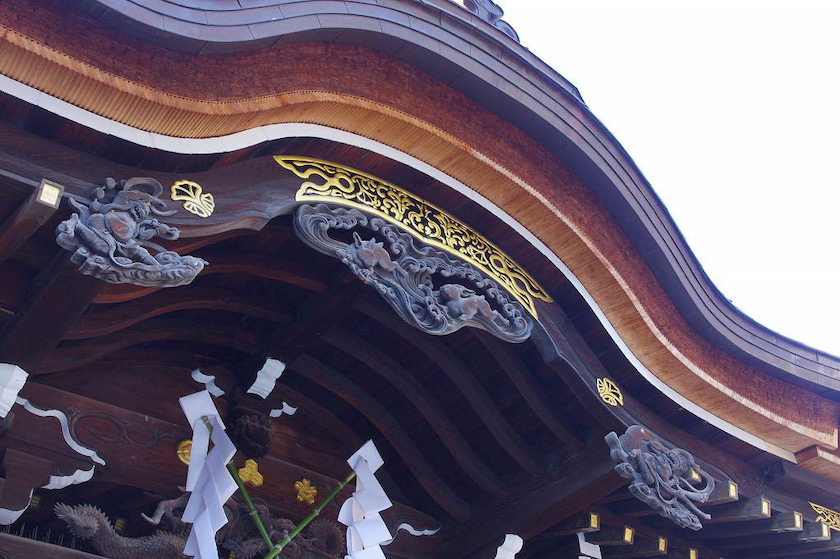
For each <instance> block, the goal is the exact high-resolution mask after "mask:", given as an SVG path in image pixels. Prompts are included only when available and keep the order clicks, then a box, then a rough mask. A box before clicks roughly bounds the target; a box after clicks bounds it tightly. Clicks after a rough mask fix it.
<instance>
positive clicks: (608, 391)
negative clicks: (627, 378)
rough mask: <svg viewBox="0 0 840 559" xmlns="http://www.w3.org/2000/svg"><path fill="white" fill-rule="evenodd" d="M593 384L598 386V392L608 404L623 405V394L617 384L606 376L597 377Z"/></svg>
mask: <svg viewBox="0 0 840 559" xmlns="http://www.w3.org/2000/svg"><path fill="white" fill-rule="evenodd" d="M595 386H596V387H597V388H598V394H599V395H600V396H601V399H602V400H603V401H604V402H605V403H607V404H609V405H610V406H613V407H615V406H623V405H624V395H623V394H622V393H621V389H619V388H618V385H617V384H616V383H614V382H613V381H611V380H610V379H608V378H599V379H598V380H597V381H596V383H595Z"/></svg>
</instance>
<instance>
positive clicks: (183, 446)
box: [175, 439, 192, 466]
mask: <svg viewBox="0 0 840 559" xmlns="http://www.w3.org/2000/svg"><path fill="white" fill-rule="evenodd" d="M191 452H192V441H191V440H189V439H185V440H183V441H181V442H179V443H178V449H177V450H176V451H175V453H176V454H177V455H178V460H180V461H181V462H183V463H184V464H186V465H187V466H189V465H190V453H191Z"/></svg>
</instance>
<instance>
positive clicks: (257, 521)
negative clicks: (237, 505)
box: [227, 462, 274, 549]
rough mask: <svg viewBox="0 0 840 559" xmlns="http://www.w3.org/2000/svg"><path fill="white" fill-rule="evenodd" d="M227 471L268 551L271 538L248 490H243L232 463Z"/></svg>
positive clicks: (243, 487)
mask: <svg viewBox="0 0 840 559" xmlns="http://www.w3.org/2000/svg"><path fill="white" fill-rule="evenodd" d="M227 469H228V471H229V472H230V475H232V476H233V480H234V481H235V482H236V486H237V487H239V492H240V493H242V497H244V498H245V504H246V505H247V506H248V514H249V515H250V516H251V521H252V522H253V523H254V526H256V527H257V531H258V532H259V533H260V536H262V539H263V541H264V542H265V545H266V546H268V549H271V548H272V546H273V545H274V544H273V543H272V541H271V536H269V535H268V531H267V530H266V529H265V525H264V524H263V522H262V519H261V518H260V514H259V512H257V507H255V506H254V502H253V501H252V500H251V496H250V495H248V490H247V489H245V484H244V483H242V479H241V478H240V477H239V472H237V471H236V466H234V464H233V462H228V464H227Z"/></svg>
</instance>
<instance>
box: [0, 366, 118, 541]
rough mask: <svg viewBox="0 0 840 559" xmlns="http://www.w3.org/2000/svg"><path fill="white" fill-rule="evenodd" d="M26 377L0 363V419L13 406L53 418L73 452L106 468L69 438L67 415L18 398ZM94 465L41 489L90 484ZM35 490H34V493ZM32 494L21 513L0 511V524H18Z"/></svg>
mask: <svg viewBox="0 0 840 559" xmlns="http://www.w3.org/2000/svg"><path fill="white" fill-rule="evenodd" d="M28 378H29V373H27V372H26V371H24V370H23V369H21V368H20V367H18V366H17V365H12V364H10V363H0V418H5V417H6V416H7V415H9V412H10V411H11V409H12V406H14V405H15V404H16V403H17V404H20V405H21V406H23V409H25V410H26V411H28V412H29V413H31V414H33V415H37V416H38V417H53V418H55V419H57V420H58V422H59V424H60V425H61V435H62V437H63V438H64V442H66V443H67V446H69V447H70V448H71V449H72V450H74V451H75V452H77V453H78V454H81V455H82V456H86V457H88V458H90V459H91V460H93V461H94V462H96V463H97V464H101V465H103V466H104V465H105V461H104V460H103V459H102V458H100V457H99V455H98V454H97V453H96V451H95V450H92V449H90V448H87V447H85V446H82V445H80V444H79V443H77V442H76V441H75V439H73V437H72V436H71V435H70V427H69V424H68V421H67V416H66V415H65V414H64V412H62V411H61V410H42V409H41V408H38V407H35V406H33V405H32V404H31V403H30V402H29V400H27V399H26V398H23V397H21V396H18V394H19V393H20V391H21V389H23V387H24V385H25V384H26V380H27V379H28ZM95 469H96V466H91V468H90V469H89V470H82V469H77V470H76V471H75V472H73V473H72V474H70V475H66V476H56V475H51V476H50V479H49V482H47V484H46V485H44V486H43V488H44V489H64V488H65V487H68V486H70V485H76V484H80V483H85V482H86V481H90V479H91V478H92V477H93V473H94V470H95ZM33 491H34V490H33ZM33 491H30V492H29V501H28V502H27V504H26V506H25V507H24V508H22V509H20V510H8V509H0V525H9V524H12V523H14V522H16V521H17V519H18V518H20V517H21V515H22V514H23V513H24V512H25V511H26V509H28V508H29V503H31V502H32V494H33Z"/></svg>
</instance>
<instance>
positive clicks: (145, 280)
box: [56, 178, 207, 287]
mask: <svg viewBox="0 0 840 559" xmlns="http://www.w3.org/2000/svg"><path fill="white" fill-rule="evenodd" d="M162 193H163V186H161V184H160V183H159V182H158V181H156V180H154V179H149V178H133V179H129V180H127V181H120V182H117V181H115V180H114V179H110V178H109V179H107V180H106V181H105V186H102V187H99V188H96V189H94V191H93V194H92V198H91V199H90V200H89V201H87V202H79V201H76V200H73V199H72V198H71V199H70V204H71V205H73V207H74V208H76V210H77V212H76V213H73V215H71V216H70V219H68V220H65V221H62V222H61V223H60V224H59V225H58V229H57V231H56V233H57V237H56V242H57V243H58V244H59V245H60V246H62V247H63V248H65V249H67V250H69V251H72V252H73V255H72V256H71V257H70V260H71V261H72V262H73V263H74V264H76V265H78V266H79V271H80V272H82V273H83V274H87V275H89V276H94V277H96V278H99V279H101V280H103V281H107V282H110V283H131V284H134V285H142V286H153V287H175V286H178V285H186V284H188V283H190V282H191V281H192V280H193V279H195V277H196V275H198V273H199V272H201V270H203V269H204V266H205V265H206V264H207V262H205V261H204V260H202V259H200V258H196V257H193V256H181V255H180V254H178V253H176V252H172V251H169V250H166V249H164V248H163V247H161V246H160V245H157V244H155V243H152V242H150V239H152V238H154V237H160V238H161V239H168V240H175V239H177V238H178V237H179V235H180V231H178V229H176V228H175V227H170V226H168V225H166V224H165V223H161V222H160V221H158V220H157V219H156V218H155V217H154V216H169V215H172V214H174V213H175V210H172V211H165V210H164V208H165V207H166V203H165V202H164V201H163V200H161V199H160V198H159V197H160V195H161V194H162ZM149 249H152V250H154V251H155V252H156V254H154V255H153V254H152V253H151V252H149Z"/></svg>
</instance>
